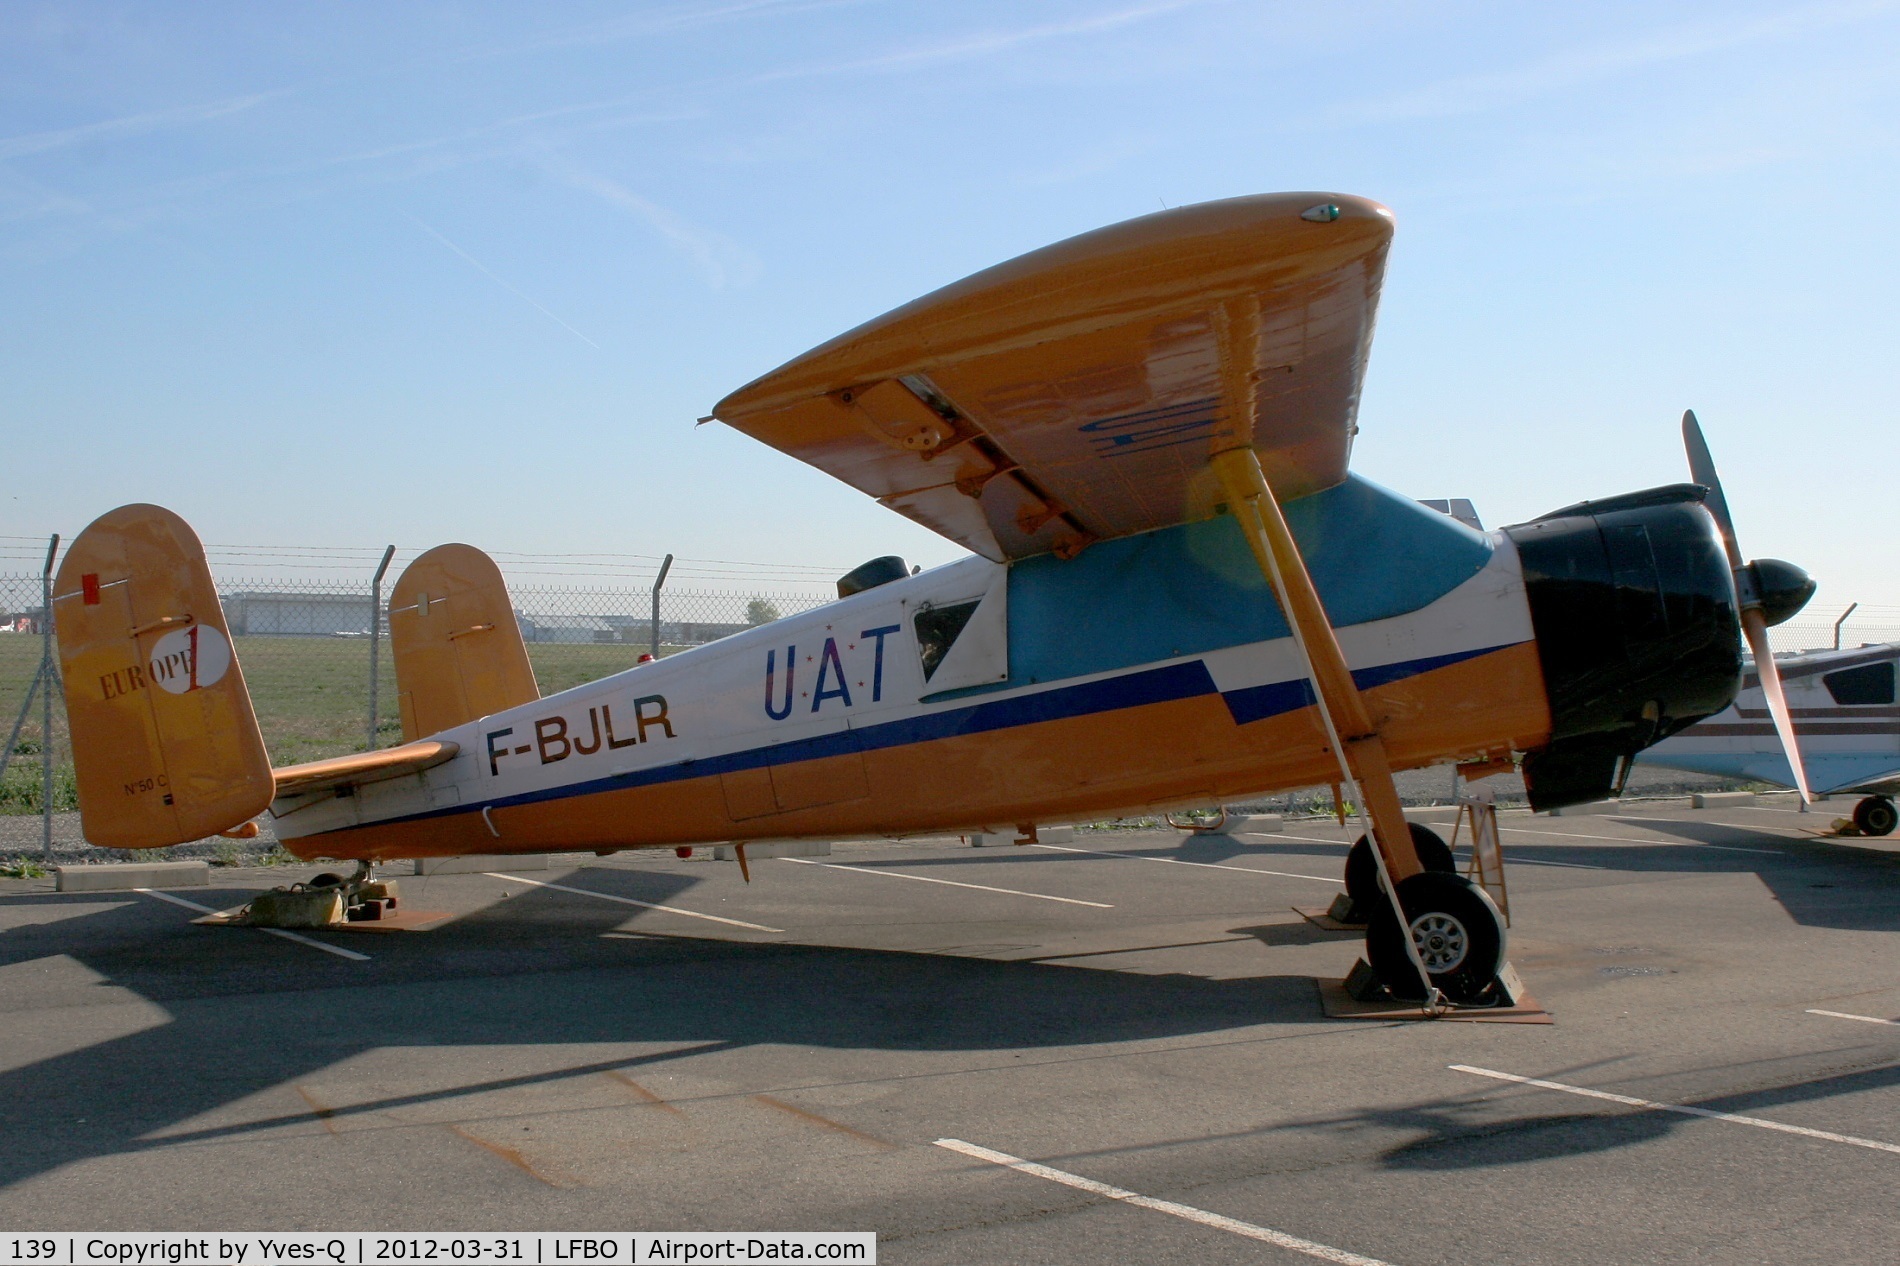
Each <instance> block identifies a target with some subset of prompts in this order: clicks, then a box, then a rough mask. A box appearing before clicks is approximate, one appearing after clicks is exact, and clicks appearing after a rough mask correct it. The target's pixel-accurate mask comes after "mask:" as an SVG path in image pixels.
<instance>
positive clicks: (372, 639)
mask: <svg viewBox="0 0 1900 1266" xmlns="http://www.w3.org/2000/svg"><path fill="white" fill-rule="evenodd" d="M395 556H396V547H395V546H394V545H391V546H389V547H388V548H387V549H385V550H384V551H383V561H382V562H380V563H378V564H376V575H375V577H374V578H372V579H371V580H370V582H369V747H368V748H366V749H365V750H366V751H371V752H373V751H375V750H376V669H377V665H378V663H379V662H380V660H381V656H380V654H379V652H378V649H377V648H378V646H379V645H380V643H381V642H382V638H383V574H384V573H385V572H387V571H388V570H389V560H390V559H392V558H394V557H395Z"/></svg>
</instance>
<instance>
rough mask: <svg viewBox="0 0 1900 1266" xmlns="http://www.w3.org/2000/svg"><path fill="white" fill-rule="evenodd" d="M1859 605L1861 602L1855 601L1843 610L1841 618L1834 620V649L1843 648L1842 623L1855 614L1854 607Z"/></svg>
mask: <svg viewBox="0 0 1900 1266" xmlns="http://www.w3.org/2000/svg"><path fill="white" fill-rule="evenodd" d="M1858 606H1860V603H1858V602H1856V603H1853V604H1852V605H1850V606H1849V607H1848V608H1847V610H1845V611H1843V612H1841V618H1840V619H1838V620H1836V621H1834V649H1835V650H1837V651H1838V650H1840V649H1841V625H1843V624H1846V623H1847V617H1848V616H1850V615H1852V614H1854V609H1855V608H1856V607H1858Z"/></svg>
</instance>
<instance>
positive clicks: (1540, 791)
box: [1504, 484, 1742, 809]
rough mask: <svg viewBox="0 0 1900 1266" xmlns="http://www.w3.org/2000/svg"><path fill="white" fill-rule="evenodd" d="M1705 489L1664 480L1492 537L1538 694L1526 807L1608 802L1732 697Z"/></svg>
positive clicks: (1730, 640)
mask: <svg viewBox="0 0 1900 1266" xmlns="http://www.w3.org/2000/svg"><path fill="white" fill-rule="evenodd" d="M1706 493H1707V490H1706V489H1704V488H1702V487H1701V486H1700V485H1697V484H1673V485H1670V486H1668V487H1663V488H1652V489H1649V490H1647V491H1644V492H1633V493H1628V494H1626V495H1624V496H1620V497H1610V498H1606V499H1604V500H1601V501H1584V502H1580V503H1578V504H1577V505H1574V506H1566V507H1564V508H1563V509H1561V510H1555V511H1552V512H1551V513H1549V514H1546V515H1544V516H1542V517H1541V518H1538V519H1534V520H1532V521H1531V522H1529V523H1520V524H1517V525H1516V526H1513V527H1508V528H1505V529H1504V531H1505V534H1506V535H1508V536H1509V537H1510V538H1511V540H1512V542H1513V543H1514V544H1515V545H1516V546H1517V552H1518V557H1519V558H1520V560H1521V561H1522V563H1523V569H1524V585H1525V590H1526V593H1527V595H1528V597H1529V600H1530V609H1531V623H1532V627H1533V628H1534V629H1535V631H1536V634H1537V649H1538V656H1539V659H1540V661H1541V662H1542V665H1543V670H1544V685H1545V690H1546V692H1547V694H1548V695H1549V699H1550V715H1551V741H1550V744H1549V746H1547V747H1545V748H1544V749H1543V750H1541V751H1538V752H1533V753H1531V754H1530V755H1529V756H1527V757H1526V758H1525V760H1524V781H1525V784H1526V787H1527V789H1528V791H1529V794H1530V802H1531V807H1532V808H1533V809H1554V808H1559V807H1561V806H1563V805H1567V804H1579V803H1582V802H1584V801H1587V800H1598V799H1602V798H1603V797H1605V796H1608V795H1610V794H1612V793H1613V792H1615V791H1616V790H1617V789H1618V788H1619V787H1620V786H1621V783H1622V779H1623V777H1624V776H1625V774H1626V773H1627V771H1628V767H1629V758H1630V757H1632V756H1634V755H1635V754H1636V753H1637V752H1639V751H1641V750H1642V749H1643V748H1645V747H1648V746H1650V745H1651V744H1653V743H1658V742H1660V741H1662V740H1663V739H1665V738H1667V737H1669V736H1670V735H1671V734H1674V733H1676V732H1677V731H1678V730H1681V729H1683V728H1685V727H1687V726H1690V725H1693V724H1695V723H1696V722H1697V721H1699V720H1701V719H1702V718H1704V717H1707V716H1712V715H1714V714H1715V713H1717V712H1720V711H1721V710H1722V709H1723V708H1726V707H1727V706H1728V705H1729V704H1730V703H1732V702H1733V701H1734V699H1735V695H1736V692H1737V691H1738V690H1740V688H1741V677H1742V651H1741V625H1740V622H1739V618H1738V614H1737V607H1738V604H1737V600H1736V593H1735V579H1734V575H1733V573H1731V572H1730V570H1729V565H1728V559H1727V557H1726V555H1725V553H1724V550H1723V546H1722V541H1721V538H1720V537H1719V536H1718V535H1717V532H1716V527H1715V521H1714V519H1713V518H1712V517H1711V516H1710V514H1709V512H1708V511H1707V510H1705V509H1704V508H1703V506H1702V500H1703V498H1704V496H1705V495H1706Z"/></svg>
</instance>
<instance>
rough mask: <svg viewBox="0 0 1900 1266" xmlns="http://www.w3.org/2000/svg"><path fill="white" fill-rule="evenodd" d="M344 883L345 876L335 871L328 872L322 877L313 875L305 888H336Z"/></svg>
mask: <svg viewBox="0 0 1900 1266" xmlns="http://www.w3.org/2000/svg"><path fill="white" fill-rule="evenodd" d="M342 882H343V876H341V875H339V874H337V873H336V872H335V871H333V870H326V871H324V872H323V873H322V874H320V875H312V876H311V877H310V882H308V883H306V884H305V885H304V887H306V888H334V887H336V886H337V885H338V884H340V883H342Z"/></svg>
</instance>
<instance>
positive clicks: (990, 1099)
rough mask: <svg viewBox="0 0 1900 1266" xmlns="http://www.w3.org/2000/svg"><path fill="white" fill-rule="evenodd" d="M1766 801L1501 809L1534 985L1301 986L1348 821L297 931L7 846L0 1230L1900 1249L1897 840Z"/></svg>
mask: <svg viewBox="0 0 1900 1266" xmlns="http://www.w3.org/2000/svg"><path fill="white" fill-rule="evenodd" d="M1770 803H1771V802H1767V801H1764V804H1763V807H1754V808H1731V809H1721V810H1709V811H1697V810H1691V809H1688V808H1686V807H1683V806H1682V805H1680V804H1678V805H1673V806H1672V805H1661V806H1657V805H1643V806H1628V807H1627V808H1626V812H1625V813H1624V814H1623V815H1622V816H1615V817H1609V816H1606V817H1565V818H1556V819H1551V818H1532V817H1530V816H1529V815H1527V814H1523V813H1510V814H1506V815H1504V817H1503V825H1504V826H1505V827H1506V828H1507V830H1506V832H1505V835H1504V839H1505V844H1506V855H1507V857H1508V858H1509V860H1510V862H1511V866H1510V868H1509V882H1510V895H1511V905H1512V913H1513V916H1514V926H1513V928H1512V930H1511V948H1510V957H1511V960H1512V962H1513V963H1514V964H1515V965H1516V966H1517V968H1518V970H1519V972H1520V973H1521V975H1522V976H1523V978H1524V980H1525V982H1526V983H1527V984H1528V986H1529V988H1530V990H1531V991H1532V993H1533V994H1534V995H1535V996H1536V998H1537V1000H1538V1001H1539V1002H1540V1003H1542V1004H1543V1005H1544V1006H1545V1007H1546V1008H1548V1010H1549V1011H1550V1012H1551V1013H1552V1015H1553V1016H1554V1017H1555V1021H1556V1022H1555V1023H1554V1024H1551V1025H1548V1026H1533V1025H1510V1024H1473V1023H1459V1022H1448V1021H1431V1022H1404V1021H1391V1020H1376V1021H1364V1020H1336V1019H1329V1018H1327V1016H1326V1015H1325V1013H1324V1012H1323V1010H1322V1008H1321V1006H1320V1002H1319V996H1318V992H1317V989H1316V986H1315V983H1314V982H1315V979H1316V978H1337V977H1339V976H1341V975H1343V974H1344V973H1345V972H1346V971H1347V969H1348V968H1349V967H1350V966H1351V965H1352V963H1353V961H1354V959H1355V958H1356V957H1357V955H1358V952H1359V942H1358V940H1357V938H1356V937H1354V936H1352V935H1350V934H1339V933H1331V932H1325V931H1322V930H1320V929H1319V928H1317V927H1315V926H1314V925H1312V924H1310V923H1308V922H1306V921H1304V920H1302V919H1301V918H1300V917H1299V916H1298V915H1296V914H1294V913H1293V912H1292V910H1291V908H1290V907H1292V906H1295V905H1302V906H1306V905H1317V906H1324V905H1325V904H1326V902H1327V901H1328V900H1329V899H1330V898H1331V896H1332V894H1333V893H1334V892H1335V891H1336V890H1337V887H1338V876H1339V873H1340V867H1341V864H1342V862H1343V859H1344V854H1345V847H1344V845H1345V839H1346V836H1345V834H1344V833H1343V832H1341V831H1340V830H1339V829H1338V828H1337V827H1336V826H1334V825H1333V824H1332V823H1331V822H1330V820H1317V821H1296V822H1290V823H1288V824H1287V829H1286V832H1285V833H1284V834H1281V835H1257V836H1244V837H1240V838H1237V839H1222V838H1198V837H1197V838H1184V837H1182V836H1179V835H1175V834H1165V835H1164V834H1134V833H1128V832H1102V833H1084V834H1082V835H1081V836H1079V837H1078V839H1077V840H1076V841H1075V843H1073V844H1069V845H1064V846H1062V847H1061V848H1054V847H1026V848H1000V849H999V848H989V849H980V850H979V849H971V848H968V847H963V846H961V845H959V844H958V843H957V842H956V841H954V840H935V841H919V842H910V843H878V844H840V845H838V846H837V847H835V848H834V850H833V852H832V854H831V855H830V856H829V857H824V858H813V859H806V860H791V859H778V860H757V861H755V862H754V863H753V882H752V883H751V884H750V885H747V884H745V883H742V882H741V880H740V876H739V874H738V868H737V867H736V866H735V865H733V864H731V863H729V862H727V863H717V862H713V861H710V860H703V859H702V858H703V852H702V856H701V857H697V858H695V859H693V860H678V859H675V858H674V857H673V856H672V855H671V854H632V855H621V856H617V857H613V858H608V859H595V858H593V857H592V856H587V857H584V858H583V857H573V858H562V859H557V861H556V864H555V865H554V866H553V868H551V869H549V870H545V871H519V872H515V873H514V874H513V877H507V876H508V875H509V874H510V872H508V871H507V870H505V869H503V870H499V871H498V872H497V873H496V874H468V875H453V876H447V875H438V876H432V877H429V878H426V879H424V878H403V879H402V881H401V882H402V889H403V897H404V902H405V905H406V906H407V907H408V908H409V909H411V910H436V911H444V912H448V913H450V914H452V915H453V916H454V917H453V918H449V919H446V920H444V921H442V922H440V923H438V924H436V925H434V926H433V927H432V928H431V929H430V930H427V931H413V932H402V933H382V934H370V933H333V932H325V933H316V934H312V935H311V936H310V937H309V938H307V940H305V941H293V940H287V939H284V938H279V937H272V936H269V935H266V934H264V933H262V932H259V931H257V930H254V929H216V928H206V927H200V926H195V925H193V924H192V923H190V922H189V920H190V919H191V918H192V917H194V915H195V914H196V911H194V910H191V909H186V908H181V907H180V906H178V905H176V904H173V903H172V902H168V901H166V900H164V899H162V898H160V897H157V896H153V895H147V894H141V893H136V892H122V893H99V894H69V895H60V894H57V893H53V892H51V891H50V890H49V889H50V883H49V882H34V881H0V1226H3V1227H6V1228H9V1229H16V1230H18V1229H50V1230H119V1229H125V1230H157V1229H178V1230H217V1229H228V1230H239V1229H243V1230H264V1229H323V1230H439V1231H462V1230H522V1231H526V1230H555V1231H560V1230H590V1229H602V1230H605V1229H612V1230H622V1231H624V1230H795V1229H812V1230H819V1229H824V1230H838V1229H853V1230H875V1231H876V1232H878V1234H879V1245H880V1247H879V1260H880V1261H883V1262H887V1263H963V1262H983V1263H988V1262H999V1263H1002V1262H1007V1263H1045V1262H1046V1263H1065V1264H1067V1263H1097V1262H1158V1263H1171V1262H1193V1263H1226V1262H1269V1263H1280V1262H1286V1263H1294V1262H1302V1261H1312V1260H1315V1258H1316V1257H1318V1258H1319V1259H1320V1260H1332V1261H1355V1260H1371V1261H1374V1262H1383V1263H1393V1264H1395V1266H1423V1264H1425V1263H1468V1262H1503V1261H1509V1262H1514V1263H1543V1262H1553V1263H1554V1262H1619V1263H1638V1262H1722V1263H1740V1262H1774V1263H1797V1262H1817V1263H1820V1262H1825V1263H1829V1264H1830V1266H1838V1264H1839V1263H1843V1262H1876V1261H1879V1262H1885V1261H1894V1260H1896V1259H1900V1234H1897V1232H1900V1215H1897V1214H1896V1210H1895V1207H1894V1198H1893V1193H1894V1191H1895V1189H1896V1181H1897V1180H1900V1024H1897V1023H1896V1017H1900V953H1897V952H1896V951H1900V849H1897V848H1896V846H1895V845H1893V844H1890V843H1887V842H1884V841H1849V840H1828V839H1817V838H1814V837H1812V836H1811V835H1809V834H1808V832H1809V831H1810V830H1812V829H1816V828H1820V827H1824V826H1825V825H1826V824H1827V822H1828V821H1829V820H1830V818H1831V817H1832V816H1833V815H1834V814H1835V813H1841V812H1846V811H1847V809H1848V808H1849V807H1851V804H1848V805H1843V804H1841V803H1838V802H1837V803H1834V804H1830V805H1827V806H1822V807H1821V810H1822V811H1821V812H1818V813H1814V814H1810V815H1809V816H1806V817H1802V816H1798V815H1796V814H1795V813H1793V812H1792V811H1790V808H1788V807H1786V804H1785V802H1783V803H1782V805H1781V807H1768V806H1769V805H1770ZM1179 863H1191V864H1187V865H1183V864H1179ZM304 873H306V872H303V871H295V872H286V871H282V870H271V871H265V870H251V871H233V870H224V871H218V872H214V876H213V879H214V885H215V886H214V887H213V888H212V889H210V890H205V889H194V890H181V891H179V892H177V893H175V894H171V895H173V896H176V897H180V898H184V899H186V900H189V901H192V902H196V903H199V904H201V905H206V906H214V907H222V906H228V905H234V904H237V903H238V902H240V901H242V900H244V899H245V898H246V897H247V896H248V895H249V893H250V892H251V891H253V890H255V889H257V888H261V887H267V886H270V885H271V884H275V883H281V882H284V881H285V879H286V878H290V877H299V876H301V875H302V874H304ZM529 881H533V882H529ZM920 881H924V882H920ZM554 885H558V886H554ZM325 946H329V947H331V948H329V949H326V948H324V947H325ZM337 949H341V950H345V951H347V955H345V954H338V953H336V952H334V950H337ZM1525 1078H1528V1079H1535V1080H1536V1081H1538V1082H1541V1083H1544V1084H1527V1083H1526V1082H1525V1081H1523V1080H1519V1079H1525ZM1605 1095H1608V1096H1616V1097H1615V1098H1606V1097H1603V1096H1605ZM1012 1158H1013V1159H1016V1160H1020V1161H1023V1162H1033V1166H1030V1167H1025V1166H1024V1165H1017V1164H1012V1163H1010V1162H1011V1160H1012ZM1327 1254H1331V1256H1330V1257H1328V1256H1327ZM1354 1255H1356V1256H1354Z"/></svg>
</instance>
